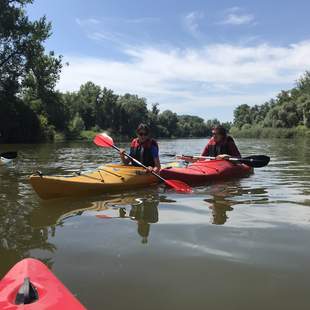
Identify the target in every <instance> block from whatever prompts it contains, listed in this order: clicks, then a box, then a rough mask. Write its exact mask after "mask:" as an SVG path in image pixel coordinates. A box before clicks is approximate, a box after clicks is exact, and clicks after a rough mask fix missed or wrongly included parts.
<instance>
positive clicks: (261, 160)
mask: <svg viewBox="0 0 310 310" xmlns="http://www.w3.org/2000/svg"><path fill="white" fill-rule="evenodd" d="M269 161H270V157H269V156H266V155H253V156H248V157H244V158H241V160H240V162H242V163H243V164H246V165H247V166H250V167H253V168H261V167H265V166H267V165H268V163H269Z"/></svg>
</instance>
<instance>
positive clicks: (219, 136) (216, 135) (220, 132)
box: [212, 125, 227, 142]
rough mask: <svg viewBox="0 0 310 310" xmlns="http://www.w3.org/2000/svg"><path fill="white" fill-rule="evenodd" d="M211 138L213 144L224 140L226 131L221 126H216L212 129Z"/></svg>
mask: <svg viewBox="0 0 310 310" xmlns="http://www.w3.org/2000/svg"><path fill="white" fill-rule="evenodd" d="M212 136H213V139H214V140H215V142H221V141H223V140H224V139H225V138H226V136H227V131H226V129H225V127H223V126H222V125H217V126H215V127H214V128H213V129H212Z"/></svg>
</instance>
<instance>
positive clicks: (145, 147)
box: [120, 123, 160, 173]
mask: <svg viewBox="0 0 310 310" xmlns="http://www.w3.org/2000/svg"><path fill="white" fill-rule="evenodd" d="M136 133H137V138H135V139H133V140H132V141H131V145H130V156H131V157H133V158H135V159H136V160H138V161H140V162H141V163H142V164H144V165H145V166H147V167H148V168H149V170H150V171H152V170H153V171H154V172H156V173H158V172H159V171H160V160H159V148H158V144H157V142H156V141H155V140H154V139H152V138H151V136H150V129H149V127H148V126H147V125H146V124H143V123H141V124H140V125H139V126H138V128H137V130H136ZM124 153H125V150H123V149H121V150H120V157H121V160H122V162H123V164H124V165H128V164H132V165H133V166H138V165H137V164H136V163H135V162H133V161H131V160H130V159H129V158H127V157H126V155H125V154H124Z"/></svg>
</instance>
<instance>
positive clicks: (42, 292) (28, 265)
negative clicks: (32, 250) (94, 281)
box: [0, 258, 86, 310]
mask: <svg viewBox="0 0 310 310" xmlns="http://www.w3.org/2000/svg"><path fill="white" fill-rule="evenodd" d="M0 309H10V310H19V309H31V310H44V309H49V310H54V309H55V310H56V309H57V310H58V309H66V310H73V309H74V310H85V309H86V308H85V307H84V306H83V305H82V304H81V303H80V302H79V301H78V300H77V299H76V298H75V297H74V296H73V295H72V294H71V293H70V291H69V290H68V289H67V288H66V287H65V286H64V285H63V284H62V283H61V282H60V281H59V280H58V279H57V278H56V277H55V276H54V275H53V274H52V272H51V271H50V270H49V269H48V268H47V267H46V266H45V265H44V264H43V263H41V262H40V261H39V260H36V259H33V258H26V259H24V260H22V261H20V262H19V263H17V264H16V265H15V266H13V268H12V269H11V270H10V271H9V272H8V273H7V274H6V275H5V276H4V278H3V279H2V280H1V281H0Z"/></svg>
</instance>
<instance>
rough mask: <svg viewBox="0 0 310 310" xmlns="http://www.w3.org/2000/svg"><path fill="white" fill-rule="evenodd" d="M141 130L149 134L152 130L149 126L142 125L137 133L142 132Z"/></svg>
mask: <svg viewBox="0 0 310 310" xmlns="http://www.w3.org/2000/svg"><path fill="white" fill-rule="evenodd" d="M141 130H143V131H145V132H146V133H147V134H149V133H150V128H149V127H148V125H146V124H144V123H141V124H140V125H139V126H138V128H137V130H136V131H137V133H138V132H140V131H141Z"/></svg>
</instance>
